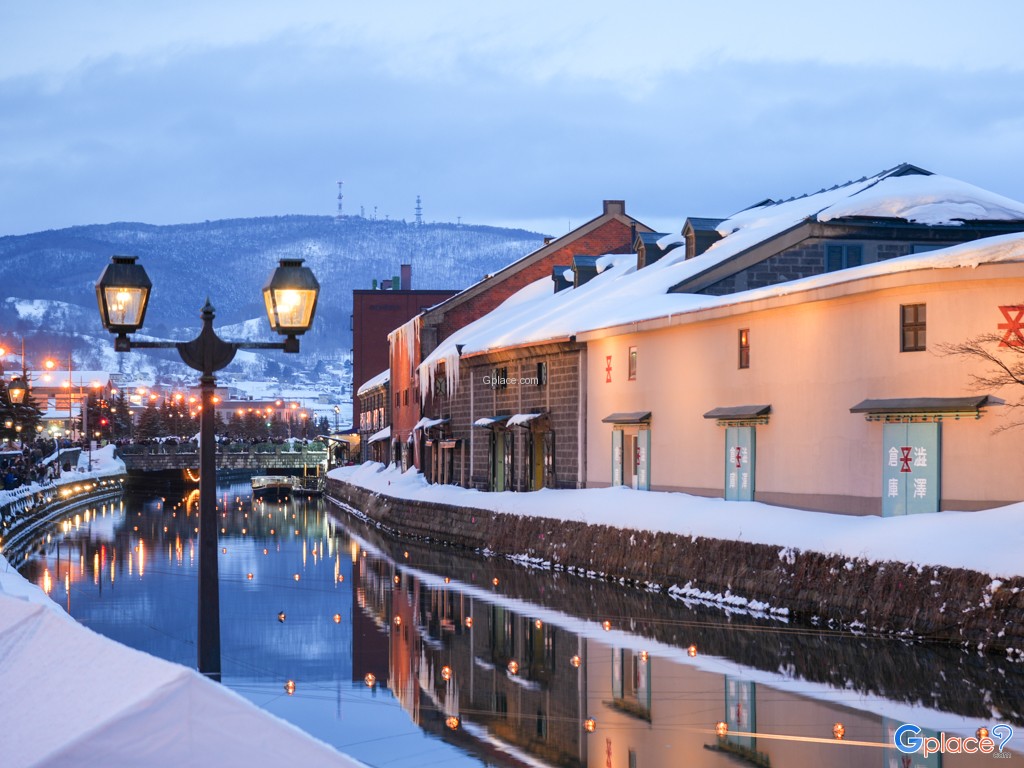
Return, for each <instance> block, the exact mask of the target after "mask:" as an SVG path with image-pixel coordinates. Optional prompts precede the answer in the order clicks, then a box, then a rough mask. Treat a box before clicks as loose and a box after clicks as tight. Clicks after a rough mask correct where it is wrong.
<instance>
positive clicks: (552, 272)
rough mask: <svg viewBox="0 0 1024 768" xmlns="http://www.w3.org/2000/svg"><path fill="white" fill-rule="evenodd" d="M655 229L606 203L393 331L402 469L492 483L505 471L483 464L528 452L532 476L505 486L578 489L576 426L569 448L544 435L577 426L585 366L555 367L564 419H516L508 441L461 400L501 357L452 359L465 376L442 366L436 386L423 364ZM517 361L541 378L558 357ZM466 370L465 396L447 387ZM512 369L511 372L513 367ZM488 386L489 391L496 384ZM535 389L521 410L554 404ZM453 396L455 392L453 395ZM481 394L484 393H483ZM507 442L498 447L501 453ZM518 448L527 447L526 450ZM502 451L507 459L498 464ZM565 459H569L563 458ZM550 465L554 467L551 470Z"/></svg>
mask: <svg viewBox="0 0 1024 768" xmlns="http://www.w3.org/2000/svg"><path fill="white" fill-rule="evenodd" d="M648 232H651V229H650V228H649V227H647V226H646V225H644V224H643V223H641V222H639V221H637V220H636V219H634V218H632V217H631V216H629V215H627V214H626V206H625V202H624V201H622V200H605V201H604V203H603V207H602V213H601V215H600V216H598V217H596V218H594V219H591V220H590V221H588V222H586V223H585V224H583V225H582V226H580V227H577V228H576V229H574V230H573V231H571V232H569V233H568V234H566V235H563V236H562V237H559V238H555V239H551V240H548V241H546V242H545V244H544V245H543V247H541V248H539V249H538V250H536V251H534V252H533V253H530V254H528V255H526V256H524V257H523V258H522V259H519V260H518V261H516V262H514V263H512V264H510V265H509V266H507V267H505V268H504V269H502V270H500V271H498V272H496V273H494V274H493V275H488V276H487V277H486V278H485V279H484V280H481V281H480V282H479V283H476V284H475V285H472V286H470V287H469V288H467V289H466V290H464V291H462V292H460V293H458V294H456V295H455V296H452V297H451V298H450V299H447V300H446V301H444V302H442V303H440V304H438V305H437V306H435V307H433V308H431V309H430V310H428V311H426V312H424V313H422V314H421V315H419V316H418V317H416V318H413V319H412V320H410V321H409V322H408V323H406V324H405V325H404V326H402V327H401V328H398V329H396V330H395V331H394V332H392V334H391V335H390V336H389V340H390V351H391V382H392V388H391V397H392V409H393V411H392V440H393V446H394V447H396V448H399V449H400V450H402V451H403V452H404V456H405V461H404V462H403V465H404V466H409V465H412V464H415V465H416V466H417V467H420V468H421V469H424V470H425V471H426V472H427V474H428V476H434V475H437V476H438V478H439V479H443V478H448V479H449V480H450V481H452V482H460V483H464V484H474V485H488V484H489V483H490V482H491V480H492V479H494V480H496V479H498V475H497V474H495V473H496V472H497V470H495V471H494V472H488V473H487V474H483V475H482V474H481V471H482V470H481V466H491V464H492V463H493V465H494V466H495V467H497V466H502V465H504V463H508V462H512V463H513V464H514V463H515V462H513V460H512V456H514V455H518V456H519V457H524V456H526V455H528V454H529V455H530V456H531V457H532V458H531V462H532V466H533V467H534V469H533V471H532V473H530V474H529V475H527V474H524V472H525V470H520V471H519V472H518V473H516V472H515V471H514V470H513V471H511V472H510V473H509V474H508V475H507V476H505V475H502V478H501V481H502V482H503V483H504V482H507V481H506V480H505V479H504V478H505V477H508V478H509V481H511V482H514V483H515V484H517V485H522V486H523V487H534V486H536V487H542V486H545V485H551V486H554V485H572V486H573V487H575V486H576V484H577V481H578V479H579V477H580V475H579V473H580V472H581V468H580V466H579V463H578V458H577V459H575V460H572V459H570V458H569V457H570V455H571V454H573V452H574V451H577V450H578V449H577V448H575V446H576V444H577V441H576V438H575V435H576V434H578V432H577V430H575V429H574V430H573V437H572V438H570V441H569V442H567V443H566V444H565V445H562V444H561V442H560V441H558V440H557V439H556V438H555V437H554V435H553V434H551V435H549V436H546V437H545V433H550V432H551V427H552V426H553V423H554V421H561V420H563V419H564V420H565V421H566V423H569V422H572V421H574V420H577V421H578V418H579V408H580V407H581V406H580V400H579V394H578V383H579V372H578V363H575V364H563V363H561V362H559V363H558V365H557V366H555V367H554V368H551V369H548V370H549V371H550V372H551V373H557V375H556V376H555V380H556V381H557V382H558V386H559V387H564V388H565V391H564V392H562V393H561V397H562V398H564V399H563V400H561V401H560V402H559V407H560V409H564V410H565V413H564V414H560V415H558V416H557V417H556V416H552V415H551V412H550V411H548V412H547V413H546V416H547V418H540V417H535V418H531V419H525V420H524V421H522V422H521V423H520V422H516V423H515V424H514V425H511V426H510V427H508V428H509V429H511V428H513V427H514V428H515V431H514V432H512V433H511V434H510V435H509V436H506V435H505V433H504V431H503V430H505V429H506V428H505V427H504V426H501V425H496V426H495V427H494V428H493V429H491V430H490V431H491V434H490V435H489V436H486V439H485V436H484V435H483V434H482V433H481V430H480V429H477V428H473V427H472V426H471V425H470V421H469V420H468V419H469V417H470V416H471V417H472V421H473V422H475V421H476V420H477V419H479V418H481V416H480V415H479V414H480V413H482V412H481V411H480V409H479V406H481V405H483V403H484V401H483V400H482V401H481V402H480V403H476V402H472V403H471V404H469V405H467V403H465V402H462V401H461V400H460V398H469V397H471V393H472V392H475V391H476V390H477V389H479V388H480V387H484V386H485V385H483V383H482V382H481V381H478V380H477V379H478V378H480V377H481V376H482V375H483V373H482V372H483V371H485V370H487V368H488V366H490V364H491V362H493V361H490V360H480V361H479V362H473V363H472V364H470V363H468V362H467V363H465V364H458V363H456V361H455V360H454V359H453V360H451V361H450V362H449V363H448V366H449V367H450V368H455V367H458V368H459V371H455V370H446V368H445V365H441V366H440V368H437V369H435V373H436V375H434V376H433V380H432V381H429V382H428V381H425V380H421V379H420V375H419V372H418V368H419V365H420V363H421V362H422V360H424V359H425V358H426V357H427V356H428V355H429V354H430V353H431V352H433V351H434V350H435V349H436V348H437V347H438V345H440V344H442V343H443V342H444V341H445V340H447V339H448V338H450V337H451V336H452V334H453V333H456V332H457V331H458V330H459V329H461V328H463V327H465V326H467V325H469V324H471V323H472V322H474V321H475V320H477V319H479V318H481V317H483V316H485V315H487V314H488V313H490V312H492V311H493V310H495V309H496V308H497V307H499V306H500V305H501V304H502V303H503V302H505V301H506V300H507V299H509V298H510V297H511V296H513V295H514V294H516V293H517V292H519V291H520V290H522V289H523V288H526V287H527V286H530V285H532V284H535V283H537V281H538V280H540V279H542V278H551V277H552V276H560V275H561V274H562V273H563V272H565V271H566V270H569V269H575V268H576V266H578V265H579V264H582V261H583V260H584V258H585V257H593V256H598V255H601V254H609V253H618V254H622V253H631V252H632V249H633V244H634V242H635V240H636V239H637V236H638V234H639V233H648ZM577 353H578V350H574V351H573V352H572V355H576V354H577ZM512 358H514V359H515V360H517V362H516V363H515V365H516V366H518V367H517V368H516V370H520V369H521V370H522V373H523V376H521V377H520V376H518V375H517V377H516V378H517V379H518V378H523V379H530V378H531V377H530V376H529V375H527V374H529V370H527V369H530V368H531V366H532V370H533V376H536V375H537V371H538V370H539V368H538V366H540V365H541V364H543V365H545V366H546V365H548V364H549V362H550V352H549V351H541V352H532V351H527V350H524V351H523V352H522V355H521V356H520V355H518V354H516V355H512V356H511V357H510V358H509V359H512ZM463 367H465V373H464V375H465V376H466V377H467V378H469V379H470V380H471V381H472V387H470V388H469V389H467V388H462V389H461V394H460V390H459V389H455V388H453V387H449V384H448V381H449V379H451V381H452V382H454V381H455V380H457V379H459V378H461V377H462V375H463V371H462V369H463ZM504 367H505V368H508V366H507V365H506V366H504ZM573 371H575V373H573ZM563 376H569V377H571V376H576V377H577V378H576V382H575V383H574V384H570V383H568V380H563ZM486 387H487V388H488V390H489V385H486ZM537 390H538V391H537V392H535V393H533V394H527V393H526V392H525V390H524V392H521V393H519V395H518V396H517V397H519V398H520V401H519V407H521V408H523V409H526V408H528V407H537V408H540V407H541V406H547V407H550V406H551V405H552V401H551V399H550V398H551V394H550V393H551V390H549V389H548V388H547V386H546V385H544V386H541V387H538V388H537ZM450 391H452V392H453V394H451V395H450V394H449V392H450ZM489 391H490V390H489ZM480 392H481V395H482V396H483V395H484V392H483V390H482V389H481V390H480ZM492 395H493V397H494V399H493V400H492V403H493V404H494V405H497V404H499V400H500V399H501V397H502V396H503V395H502V394H501V393H497V392H492ZM504 397H507V398H512V397H513V393H512V392H506V393H504ZM501 402H502V403H503V402H504V401H501ZM511 403H512V400H509V404H510V407H511ZM467 409H468V410H467ZM495 413H497V412H496V411H491V412H490V413H489V414H488V415H491V416H493V415H494V414H495ZM516 413H517V412H510V413H509V414H508V415H509V417H510V418H511V416H514V415H516ZM520 413H521V415H523V416H524V417H525V416H528V415H529V414H528V413H525V412H520ZM531 413H532V412H531ZM466 414H468V416H467V415H466ZM570 414H575V415H570ZM478 443H479V444H478ZM499 443H500V445H499V447H498V448H496V447H494V446H495V445H496V444H499ZM482 446H490V447H482ZM515 446H519V447H518V449H517V448H516V447H515ZM545 446H546V447H545ZM499 448H500V451H501V455H500V461H499V460H498V459H497V458H495V457H496V456H497V455H498V454H497V451H498V450H499ZM485 452H487V453H485ZM478 454H479V455H480V456H481V457H483V456H484V455H488V456H489V458H488V464H487V465H481V464H480V462H481V461H482V460H483V459H482V458H479V459H478V458H477V456H478ZM559 456H562V457H563V458H562V459H561V460H559ZM545 466H547V470H545V469H544V467H545ZM574 470H575V471H574ZM499 474H500V473H499ZM538 483H539V484H538Z"/></svg>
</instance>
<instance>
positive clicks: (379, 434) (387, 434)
mask: <svg viewBox="0 0 1024 768" xmlns="http://www.w3.org/2000/svg"><path fill="white" fill-rule="evenodd" d="M390 438H391V425H390V424H388V426H386V427H384V429H379V430H377V431H376V432H374V433H373V434H372V435H370V439H369V440H367V441H366V442H368V443H377V442H380V441H381V440H388V439H390Z"/></svg>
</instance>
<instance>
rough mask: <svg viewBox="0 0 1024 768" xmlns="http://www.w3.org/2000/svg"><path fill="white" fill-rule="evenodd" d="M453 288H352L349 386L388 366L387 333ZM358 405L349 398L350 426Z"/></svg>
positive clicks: (358, 384) (356, 422)
mask: <svg viewBox="0 0 1024 768" xmlns="http://www.w3.org/2000/svg"><path fill="white" fill-rule="evenodd" d="M456 293H457V291H369V290H358V291H352V387H353V389H354V390H357V391H358V389H359V387H361V386H362V385H363V384H364V383H366V382H367V381H368V380H369V379H371V378H373V377H374V376H376V375H377V374H378V373H380V372H381V371H383V370H384V369H385V368H387V367H388V334H389V333H391V331H393V330H394V329H395V328H397V327H398V326H400V325H401V324H402V323H404V322H406V321H407V320H409V319H410V318H412V317H414V316H415V315H418V314H419V313H420V312H422V311H423V310H424V309H425V308H426V307H432V306H433V305H435V304H439V303H441V302H442V301H444V300H445V299H447V298H449V297H450V296H454V295H455V294H456ZM359 413H360V406H359V402H358V399H357V398H352V425H353V426H354V427H358V426H359Z"/></svg>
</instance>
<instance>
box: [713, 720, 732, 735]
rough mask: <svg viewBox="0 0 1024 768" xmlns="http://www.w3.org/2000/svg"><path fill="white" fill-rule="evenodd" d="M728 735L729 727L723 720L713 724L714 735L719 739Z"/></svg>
mask: <svg viewBox="0 0 1024 768" xmlns="http://www.w3.org/2000/svg"><path fill="white" fill-rule="evenodd" d="M728 733H729V725H728V723H726V722H725V721H724V720H719V721H718V722H717V723H715V735H716V736H718V738H720V739H724V738H725V737H726V736H727V735H728Z"/></svg>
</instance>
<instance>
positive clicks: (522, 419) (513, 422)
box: [506, 413, 547, 427]
mask: <svg viewBox="0 0 1024 768" xmlns="http://www.w3.org/2000/svg"><path fill="white" fill-rule="evenodd" d="M546 415H547V414H544V413H517V414H516V415H515V416H513V417H512V418H510V419H509V420H508V423H507V424H506V426H508V427H529V426H530V422H531V421H534V420H535V419H539V418H541V417H542V416H546Z"/></svg>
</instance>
